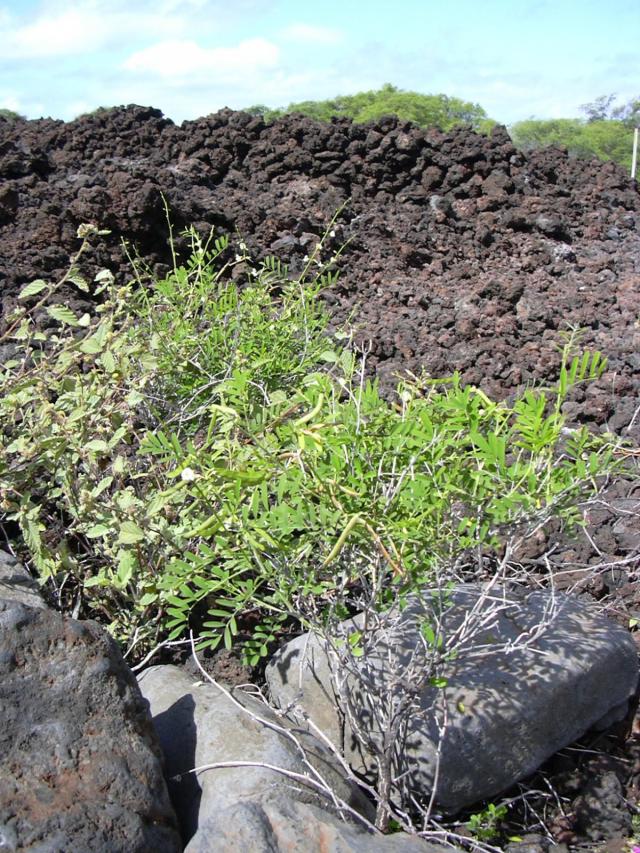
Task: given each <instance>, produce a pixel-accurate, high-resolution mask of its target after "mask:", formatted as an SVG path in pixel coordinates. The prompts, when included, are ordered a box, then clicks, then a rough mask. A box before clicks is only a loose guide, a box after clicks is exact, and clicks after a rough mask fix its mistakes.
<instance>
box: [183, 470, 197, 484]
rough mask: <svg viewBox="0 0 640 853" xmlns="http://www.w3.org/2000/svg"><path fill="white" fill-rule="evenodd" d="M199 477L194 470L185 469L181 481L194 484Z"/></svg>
mask: <svg viewBox="0 0 640 853" xmlns="http://www.w3.org/2000/svg"><path fill="white" fill-rule="evenodd" d="M197 477H198V475H197V474H196V472H195V471H194V470H193V468H183V469H182V473H181V474H180V479H181V480H184V482H185V483H193V481H194V480H196V479H197Z"/></svg>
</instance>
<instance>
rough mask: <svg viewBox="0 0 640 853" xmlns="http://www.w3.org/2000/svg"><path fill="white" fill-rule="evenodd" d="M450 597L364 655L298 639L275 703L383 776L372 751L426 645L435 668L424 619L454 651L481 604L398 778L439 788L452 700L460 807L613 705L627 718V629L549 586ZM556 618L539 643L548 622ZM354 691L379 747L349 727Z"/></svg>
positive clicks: (428, 693)
mask: <svg viewBox="0 0 640 853" xmlns="http://www.w3.org/2000/svg"><path fill="white" fill-rule="evenodd" d="M496 599H497V600H496ZM438 602H439V603H436V600H435V599H432V598H431V597H430V596H429V595H425V596H424V598H423V599H422V600H418V599H413V600H412V602H411V603H410V605H409V606H408V607H407V608H406V609H405V610H404V611H403V612H402V615H401V616H400V617H398V618H393V617H390V618H388V619H387V620H386V627H382V628H379V629H378V630H377V632H376V633H375V636H373V637H371V636H369V637H368V639H367V640H363V642H368V643H369V644H370V645H369V648H371V649H374V651H371V652H370V653H369V654H367V655H365V657H364V658H359V659H355V660H354V659H353V658H352V659H351V660H348V658H346V657H345V655H344V652H341V651H340V650H341V649H343V650H344V649H345V648H348V644H343V645H342V646H340V645H338V646H337V651H336V650H335V649H334V651H333V652H332V653H331V655H328V654H327V652H326V651H325V648H326V647H325V645H324V643H322V642H321V641H320V640H319V639H318V638H317V637H316V636H311V637H310V636H309V635H303V636H301V637H298V638H296V639H295V640H292V641H291V642H290V643H287V645H286V646H284V647H283V648H282V649H281V650H280V651H279V652H278V654H276V655H275V656H274V658H273V659H272V661H271V662H270V663H269V665H268V666H267V671H266V677H267V682H268V685H269V688H270V690H271V694H272V698H273V700H274V702H275V704H277V705H279V706H281V707H283V708H285V707H292V706H295V705H297V706H298V708H300V709H301V710H302V712H303V713H304V714H306V715H308V717H309V718H310V719H311V720H312V721H313V722H314V723H315V724H316V725H317V726H318V727H319V728H320V729H321V730H322V731H323V732H324V733H325V734H326V735H327V736H328V737H329V738H330V739H331V740H332V742H333V743H335V744H341V745H342V748H343V750H344V754H345V757H346V759H347V761H348V762H349V763H350V764H351V766H352V767H353V768H354V769H356V770H358V771H359V772H363V773H365V774H369V775H371V777H372V778H373V775H374V769H375V762H374V760H373V758H372V752H373V750H374V749H378V748H379V747H380V744H381V742H382V731H383V729H384V726H385V723H384V709H385V708H386V707H387V700H388V697H389V695H390V694H391V693H392V692H393V691H396V693H395V696H396V697H397V696H398V695H399V694H398V692H397V691H402V690H404V689H405V687H404V686H401V685H403V679H404V684H406V683H407V681H408V680H409V679H408V677H407V676H408V667H409V665H410V661H411V656H412V655H415V654H416V649H417V650H418V652H417V654H418V658H417V659H416V658H415V657H414V658H413V662H414V664H415V662H416V660H417V662H418V665H419V666H418V672H420V667H423V668H424V667H426V666H427V658H428V654H429V653H428V652H427V651H425V648H427V644H426V643H424V642H422V639H421V634H420V626H421V625H422V624H424V623H425V622H427V623H430V624H433V623H434V619H435V615H434V614H435V612H436V610H438V608H439V609H440V621H441V624H442V637H443V646H442V647H441V652H442V653H445V652H446V650H447V648H448V646H447V643H448V641H450V640H451V637H453V636H454V633H455V631H456V630H457V629H459V628H460V626H461V624H462V620H463V619H464V617H465V614H468V613H469V612H470V611H471V608H473V607H475V617H474V619H475V624H476V625H477V626H480V625H481V624H482V623H483V622H484V623H485V624H484V628H482V630H480V629H479V628H478V629H477V630H476V631H475V632H474V631H472V632H471V634H470V635H469V637H468V639H467V640H466V641H465V642H463V643H462V645H461V646H460V647H459V649H458V655H457V657H456V658H455V659H454V660H450V661H449V662H447V663H446V664H444V665H443V667H444V668H443V669H442V671H441V672H436V673H435V674H436V675H439V676H441V677H446V679H447V684H446V688H445V689H444V690H442V689H441V688H438V687H436V686H433V684H432V683H429V681H428V680H427V681H426V683H424V684H423V685H421V686H420V688H419V690H418V691H417V694H416V698H415V700H414V702H413V704H412V706H411V711H410V713H409V715H408V722H407V726H408V728H407V733H406V738H405V739H404V742H403V743H402V744H401V745H400V746H399V747H398V748H396V754H395V756H394V769H395V771H396V773H397V774H400V773H403V772H405V771H408V776H407V779H408V783H407V784H408V786H409V787H410V789H411V791H412V792H413V793H414V794H417V795H418V796H422V797H429V795H430V793H431V790H432V788H433V783H434V768H435V765H436V754H437V746H438V742H439V733H438V719H442V717H441V712H442V709H443V708H444V707H445V706H446V711H447V716H448V721H447V726H446V734H445V735H444V738H443V739H442V744H441V756H440V765H439V777H438V783H437V802H438V804H439V806H440V807H441V808H442V809H444V810H446V811H449V812H456V811H458V810H459V809H461V808H463V807H464V806H467V805H470V804H472V803H474V802H476V801H478V800H482V799H488V798H491V797H494V796H496V795H497V794H499V793H501V792H502V791H504V790H505V789H507V788H508V787H510V786H511V785H512V784H513V783H515V782H516V781H518V780H519V779H522V778H524V777H525V776H527V775H529V774H530V773H532V772H533V771H535V770H536V769H537V768H538V767H539V766H540V765H541V764H542V763H543V762H544V761H545V760H546V759H547V758H548V757H549V756H550V755H552V754H553V753H554V752H556V751H557V750H559V749H561V748H562V747H564V746H566V745H567V744H569V743H571V742H572V741H573V740H575V739H576V738H578V737H579V736H581V735H582V734H584V732H586V731H587V730H588V729H589V728H591V727H592V726H594V725H596V724H597V723H598V722H599V721H600V720H601V719H602V718H607V717H611V712H612V710H613V711H615V712H616V713H617V714H618V716H619V715H620V714H622V715H624V712H625V710H626V706H627V702H628V700H629V699H630V697H631V696H632V695H633V694H634V692H635V689H636V683H637V676H638V663H637V655H636V650H635V646H634V643H633V641H632V640H631V637H630V635H629V634H628V632H627V631H625V630H624V629H623V628H620V627H619V626H617V625H616V624H614V623H613V622H611V621H609V620H608V619H606V618H604V617H602V616H600V615H598V614H597V613H595V612H594V611H593V609H591V608H590V607H588V606H587V605H585V604H584V603H581V602H580V601H578V600H577V599H575V598H572V597H569V596H557V597H556V598H555V599H552V598H551V596H550V593H547V592H542V591H538V592H533V593H530V594H528V595H524V594H522V593H519V594H516V593H515V592H509V593H507V592H505V591H501V592H500V593H499V594H498V595H497V596H494V597H489V598H487V599H486V600H483V599H481V598H480V589H479V587H473V586H466V587H460V588H458V589H457V590H456V591H455V592H454V593H452V594H451V595H450V596H449V597H448V600H447V601H445V602H444V608H442V606H441V605H442V602H441V600H440V599H438ZM554 602H555V606H553V605H554ZM550 607H551V611H550V610H549V608H550ZM551 615H552V616H553V618H552V619H551V621H550V622H549V623H548V624H547V626H546V628H545V629H544V631H543V632H542V633H541V634H540V636H539V637H538V638H537V639H533V640H532V638H534V637H535V635H536V631H537V628H536V626H538V625H541V624H542V623H543V622H545V620H547V621H548V619H549V617H550V616H551ZM342 627H343V629H344V630H345V632H346V633H348V632H350V631H353V630H355V629H356V628H361V627H362V619H361V618H360V617H356V619H354V620H353V622H351V623H343V626H342ZM330 659H331V660H332V661H333V662H332V663H330ZM354 666H355V667H357V671H358V672H359V675H358V676H357V677H356V676H355V675H354V676H351V677H348V678H347V679H346V682H345V681H344V673H345V672H346V671H348V670H347V667H351V668H352V669H353V667H354ZM336 672H337V673H338V676H339V678H341V679H342V681H343V684H345V683H346V686H347V693H346V694H345V692H344V689H343V692H342V694H341V695H342V701H339V700H338V699H337V698H336V696H337V693H339V689H338V688H337V687H336V685H337V682H336V680H335V675H336ZM413 683H414V684H415V683H417V682H416V679H415V677H414V678H413ZM345 695H348V696H350V697H351V700H350V701H351V702H352V703H353V705H354V709H355V714H356V717H357V720H358V725H359V727H360V729H361V732H363V733H364V734H365V735H366V736H367V737H369V738H371V739H372V743H373V744H375V746H374V747H372V746H371V745H369V747H366V746H363V744H362V738H360V739H358V738H356V737H355V736H354V731H353V728H351V727H350V726H349V725H348V723H347V722H345V718H346V716H347V715H346V714H344V713H341V711H344V710H345V704H344V698H345ZM394 701H395V700H394ZM396 707H397V706H396ZM339 709H340V710H339Z"/></svg>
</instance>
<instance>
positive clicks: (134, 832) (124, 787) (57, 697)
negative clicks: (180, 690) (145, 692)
mask: <svg viewBox="0 0 640 853" xmlns="http://www.w3.org/2000/svg"><path fill="white" fill-rule="evenodd" d="M0 848H2V850H3V851H7V853H13V851H18V850H19V851H33V853H36V851H38V853H62V851H71V850H74V851H89V850H90V851H92V853H133V851H136V853H148V851H149V850H158V851H163V853H164V851H166V853H172V851H178V850H181V849H182V848H181V845H180V837H179V834H178V831H177V824H176V818H175V814H174V812H173V809H172V808H171V803H170V800H169V796H168V793H167V789H166V785H165V782H164V778H163V774H162V766H161V751H160V748H159V745H158V742H157V739H156V737H155V734H154V731H153V726H152V724H151V719H150V717H149V713H148V708H147V705H146V702H145V701H144V699H143V698H142V696H141V695H140V691H139V689H138V687H137V684H136V681H135V678H134V676H133V675H132V673H131V672H130V670H129V669H128V667H127V665H126V664H125V662H124V661H123V659H122V656H121V654H120V652H119V650H118V648H117V646H116V644H115V643H114V642H113V640H112V639H111V638H110V637H109V636H108V634H106V633H105V632H104V631H103V630H102V629H101V628H100V627H99V626H98V625H96V624H95V623H93V622H78V621H76V620H74V619H70V618H65V617H63V616H61V615H60V614H58V613H55V612H54V611H52V610H49V609H45V610H42V609H37V608H35V607H27V606H25V605H23V604H18V603H16V602H15V601H6V600H0Z"/></svg>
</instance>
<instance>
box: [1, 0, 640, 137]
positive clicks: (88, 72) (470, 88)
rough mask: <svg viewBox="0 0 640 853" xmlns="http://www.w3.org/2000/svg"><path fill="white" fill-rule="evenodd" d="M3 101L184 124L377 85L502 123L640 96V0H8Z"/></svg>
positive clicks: (32, 112)
mask: <svg viewBox="0 0 640 853" xmlns="http://www.w3.org/2000/svg"><path fill="white" fill-rule="evenodd" d="M0 44H1V45H2V52H1V54H0V107H5V108H9V109H14V110H17V111H18V112H21V113H23V114H25V115H27V116H28V117H29V118H36V117H39V116H41V115H45V116H53V117H55V118H63V119H71V118H74V117H75V116H77V115H78V114H80V113H82V112H87V111H90V110H93V109H95V108H96V107H99V106H114V105H117V104H128V103H138V104H143V105H150V106H154V107H158V108H160V109H161V110H162V111H163V112H164V113H165V114H166V115H168V116H169V117H170V118H172V119H173V120H174V121H178V122H179V121H182V120H184V119H191V118H196V117H198V116H201V115H206V114H207V113H210V112H213V111H215V110H217V109H219V108H221V107H223V106H229V107H232V108H234V109H241V108H242V107H246V106H249V105H251V104H255V103H264V104H267V105H269V106H284V105H286V104H288V103H291V102H292V101H299V100H306V99H314V100H315V99H324V98H329V97H332V96H334V95H338V94H351V93H354V92H357V91H362V90H364V89H377V88H379V87H380V86H381V85H382V84H383V83H393V84H394V85H396V86H399V87H400V88H402V89H411V90H414V91H418V92H424V93H439V92H442V93H444V94H447V95H454V96H456V97H460V98H463V99H464V100H469V101H474V102H477V103H479V104H480V105H481V106H483V107H484V108H485V110H486V111H487V113H488V114H489V115H490V116H491V117H492V118H495V119H497V120H498V121H501V122H503V123H505V124H510V123H512V122H514V121H518V120H520V119H524V118H528V117H530V116H536V117H538V118H553V117H569V116H576V115H579V107H580V105H581V104H583V103H585V102H588V101H592V100H594V99H595V98H596V97H598V96H599V95H604V94H609V93H613V92H615V93H617V94H618V97H619V100H620V101H625V100H629V99H630V98H632V97H634V96H637V95H640V0H510V1H509V0H439V1H438V2H436V0H386V2H383V0H365V2H360V0H342V2H340V0H321V2H315V3H308V2H306V3H305V2H301V0H224V2H223V0H140V2H135V0H78V2H72V0H71V1H70V0H67V2H63V0H5V2H3V0H0Z"/></svg>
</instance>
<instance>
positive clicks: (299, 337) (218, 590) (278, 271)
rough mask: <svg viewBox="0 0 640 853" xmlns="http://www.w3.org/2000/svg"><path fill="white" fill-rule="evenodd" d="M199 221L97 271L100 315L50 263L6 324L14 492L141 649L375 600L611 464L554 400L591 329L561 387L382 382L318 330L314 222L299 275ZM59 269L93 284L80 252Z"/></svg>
mask: <svg viewBox="0 0 640 853" xmlns="http://www.w3.org/2000/svg"><path fill="white" fill-rule="evenodd" d="M91 231H92V230H91V229H88V230H87V229H85V231H84V232H83V233H84V234H85V241H84V243H83V245H82V247H81V250H80V252H82V251H84V250H85V248H86V247H87V245H88V240H89V239H91V237H92V233H91ZM93 231H95V229H93ZM189 233H190V235H191V239H192V255H191V257H190V259H189V260H188V262H187V263H186V264H185V265H179V264H178V263H177V262H176V264H175V267H174V269H173V271H172V272H171V273H170V274H169V275H168V276H167V277H166V278H165V279H164V280H162V281H159V282H148V281H146V280H145V279H144V277H143V276H139V280H138V282H137V284H136V286H135V287H134V286H133V285H131V284H128V285H118V284H117V283H115V282H114V281H113V279H112V277H111V276H110V274H109V273H106V272H103V273H100V274H99V275H98V277H97V282H96V284H97V291H100V292H101V298H102V303H101V304H100V305H98V306H97V307H96V310H95V314H94V315H93V316H90V315H89V314H85V315H83V316H80V317H77V316H75V314H74V313H73V312H72V311H70V310H69V309H68V308H66V307H65V306H63V305H56V304H55V303H52V300H54V299H55V295H56V292H57V290H58V287H59V284H56V285H47V284H46V283H45V282H36V283H33V284H31V285H29V286H27V287H26V288H25V289H24V291H23V294H22V296H23V301H24V302H28V300H29V299H34V298H36V297H40V298H39V299H38V301H37V302H36V304H35V305H34V306H33V308H32V310H31V311H28V310H26V309H24V308H23V309H22V311H21V312H19V313H18V314H17V315H16V316H15V317H13V318H10V320H9V323H10V325H9V329H8V332H7V333H6V334H5V336H4V338H5V340H8V341H9V342H10V343H11V344H13V345H14V346H15V348H16V353H15V357H13V358H12V359H11V360H10V361H8V362H6V363H5V364H4V366H3V368H2V369H3V373H2V379H1V382H2V392H3V393H2V401H1V403H0V436H1V440H2V449H3V453H2V457H1V458H0V492H1V500H2V508H3V512H4V516H5V518H6V519H7V520H9V521H14V522H17V523H18V525H19V527H20V531H21V533H22V536H23V539H24V547H25V549H26V551H27V554H28V558H29V561H30V564H31V565H32V567H33V568H35V570H36V571H37V573H38V574H39V576H40V578H41V580H42V582H43V583H45V584H47V586H48V588H49V590H50V592H51V594H52V595H53V596H54V597H56V598H57V600H58V602H59V603H60V604H61V606H64V607H68V608H69V609H72V608H73V609H74V610H75V612H78V613H85V614H87V613H88V614H92V615H94V616H97V617H98V618H100V619H101V620H103V621H105V622H106V623H107V624H108V625H109V628H110V630H111V632H112V633H113V635H114V636H115V637H116V638H117V639H118V640H119V641H121V642H122V643H124V644H125V645H126V646H128V648H129V650H130V651H131V650H132V649H134V648H135V650H136V652H135V653H136V655H137V654H141V653H142V652H144V651H146V650H148V649H149V648H151V647H153V646H154V645H155V644H156V643H158V642H159V641H161V640H162V639H164V638H174V639H175V638H178V637H181V636H182V635H184V634H185V632H186V631H187V630H188V628H189V627H193V628H195V629H196V632H197V635H198V642H199V646H200V647H201V648H202V647H207V646H209V647H212V648H215V647H216V646H218V645H219V644H221V643H222V644H224V645H225V646H227V647H230V646H231V645H232V644H233V643H234V642H236V641H237V640H240V641H242V644H243V649H244V654H245V656H246V658H247V659H248V660H249V661H251V662H253V663H255V662H257V661H258V660H259V659H260V657H262V656H264V655H265V654H266V653H267V650H268V647H269V644H270V643H271V641H272V640H273V639H274V638H275V637H277V636H278V633H279V632H280V631H281V630H282V628H283V625H284V624H285V623H287V622H289V621H290V620H292V619H294V620H298V621H299V622H302V623H303V624H304V623H305V620H306V619H307V617H308V614H310V613H321V612H322V609H323V607H325V606H329V605H330V604H331V603H332V602H335V600H336V596H337V595H338V593H339V595H340V600H341V601H344V606H345V607H346V608H347V609H348V607H349V602H350V601H355V596H357V592H358V590H359V589H361V587H362V585H363V584H368V585H369V586H370V588H371V589H373V590H374V593H375V595H374V597H375V602H376V603H378V604H380V605H381V606H384V605H385V604H386V603H390V602H391V600H392V599H394V598H397V596H398V595H400V594H404V593H405V592H409V591H411V590H412V589H415V588H417V587H420V586H423V585H424V584H428V583H429V580H430V578H431V577H432V576H433V573H434V572H435V571H436V570H438V571H440V572H442V570H443V567H444V570H446V569H447V567H451V570H452V571H453V569H454V568H455V570H456V571H459V570H460V566H462V565H464V566H467V567H468V570H469V571H473V570H477V569H479V568H481V567H482V564H483V561H486V560H489V561H490V560H491V559H494V558H496V559H497V557H498V556H499V555H500V553H501V549H502V548H504V543H505V542H506V541H510V538H511V539H513V537H514V536H515V535H517V537H519V538H523V537H526V536H527V535H529V534H530V533H531V532H532V531H533V530H534V529H536V528H537V527H539V526H540V525H542V524H544V523H546V522H547V521H549V520H552V519H558V518H559V519H561V520H562V521H563V522H565V523H566V524H567V525H569V526H571V525H576V524H579V523H580V520H581V514H580V513H579V511H578V504H579V502H580V501H581V500H582V499H583V498H584V497H585V496H586V495H588V494H590V493H593V492H595V491H597V489H598V486H599V481H600V478H601V477H602V476H603V475H604V474H607V473H610V472H612V471H615V470H616V467H617V465H618V462H617V461H616V460H617V457H616V455H615V452H614V451H615V444H614V442H613V439H612V438H611V437H602V436H596V435H593V434H591V433H589V432H588V431H587V430H586V429H580V430H574V431H567V430H565V428H564V419H563V417H562V414H561V405H562V402H563V400H564V399H565V397H566V394H567V392H568V390H569V388H570V387H571V386H572V385H574V384H575V383H577V382H582V381H584V380H587V379H589V378H593V377H595V376H597V375H599V374H600V373H601V371H602V370H603V369H604V361H603V360H602V358H601V356H600V354H599V353H594V354H589V353H585V354H584V355H583V356H580V357H578V356H575V357H574V355H573V352H572V345H571V343H568V344H567V346H566V347H565V348H564V351H563V356H562V363H561V373H560V380H559V382H558V385H557V387H556V388H555V389H553V390H552V393H548V392H543V391H541V390H540V391H533V390H527V391H526V392H524V393H523V394H522V395H521V396H520V397H519V398H518V399H517V400H516V401H515V402H514V403H513V404H512V405H509V404H507V403H503V402H495V401H492V400H490V399H489V398H488V397H487V396H486V395H485V394H484V393H483V392H482V391H480V390H478V389H476V388H472V387H463V386H462V385H461V383H460V380H459V377H457V376H454V377H452V378H451V379H449V380H447V381H443V382H433V381H431V380H426V379H421V378H418V377H410V378H408V379H407V380H406V381H404V382H403V383H401V385H400V386H399V389H398V399H397V402H395V403H389V402H386V401H385V400H384V399H383V398H382V397H381V396H380V394H379V392H378V388H377V385H376V383H375V382H370V381H368V380H367V379H366V378H365V371H364V360H363V358H362V357H360V356H358V354H357V353H356V352H354V351H353V350H352V349H350V348H349V347H348V346H339V345H337V342H336V340H335V339H334V340H331V339H330V338H329V337H328V336H327V334H326V328H327V315H326V313H325V311H324V308H323V307H322V303H321V301H320V300H319V299H318V296H319V293H320V291H321V290H322V288H323V287H327V286H330V285H331V283H332V281H333V280H334V279H335V274H333V273H328V272H326V270H325V268H324V266H323V265H322V262H321V260H320V256H321V255H322V253H323V251H324V250H325V242H324V238H323V239H321V240H320V241H319V244H318V247H317V250H316V252H315V253H314V255H313V256H312V257H311V258H310V259H309V263H308V264H307V267H306V269H305V270H304V272H303V274H302V275H300V276H299V277H297V278H295V279H292V278H290V277H289V275H288V272H287V270H286V268H285V267H283V266H281V265H279V264H278V262H277V261H275V260H274V259H267V260H266V261H265V262H264V263H263V264H261V265H259V266H258V268H257V269H255V270H253V271H248V267H247V266H246V265H247V260H248V259H247V258H246V257H245V253H244V252H243V251H242V250H241V251H240V254H239V255H238V256H237V257H236V259H235V260H233V259H232V260H230V261H227V263H226V264H224V261H225V258H228V257H229V254H230V250H229V246H228V243H227V241H226V240H218V241H215V242H213V243H207V242H204V243H203V242H202V241H200V240H199V238H198V237H197V235H196V234H195V232H193V231H191V232H189ZM332 260H333V259H332ZM236 263H242V264H243V265H245V268H246V269H247V272H246V275H245V279H244V280H242V279H241V284H238V283H236V281H234V279H233V278H232V277H231V276H230V275H229V272H230V269H229V268H230V266H233V265H234V264H236ZM221 264H222V266H221ZM318 264H320V266H318ZM236 278H238V276H236ZM65 279H66V280H67V281H73V282H74V283H75V284H76V285H77V286H78V287H80V288H81V289H85V288H86V287H87V284H86V283H85V282H84V280H83V279H82V277H81V276H80V275H79V273H78V271H77V268H76V266H75V262H74V265H73V268H72V271H71V274H68V275H67V276H66V277H65ZM45 306H46V311H47V312H48V314H49V318H50V320H51V322H53V324H54V325H53V327H52V328H49V329H47V330H44V329H43V328H42V327H41V326H38V325H37V324H36V323H35V322H34V321H33V316H34V314H37V313H38V311H42V310H43V307H45ZM36 309H37V310H36ZM352 593H353V595H352Z"/></svg>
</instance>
